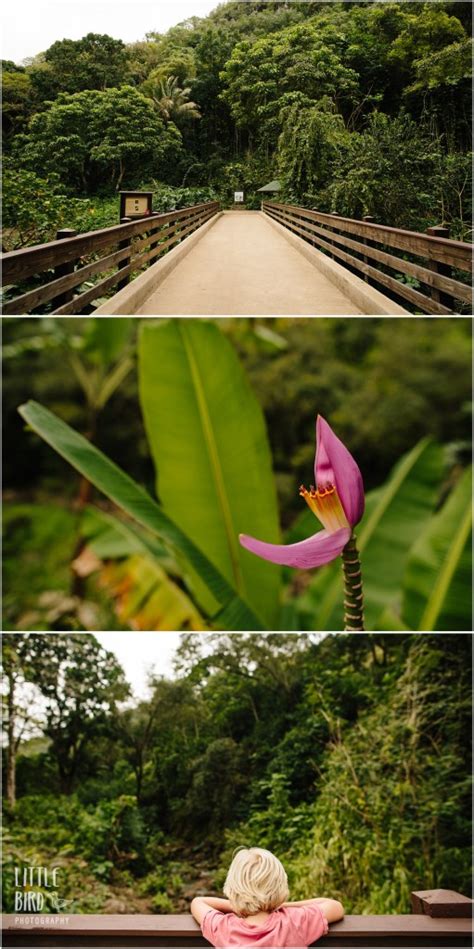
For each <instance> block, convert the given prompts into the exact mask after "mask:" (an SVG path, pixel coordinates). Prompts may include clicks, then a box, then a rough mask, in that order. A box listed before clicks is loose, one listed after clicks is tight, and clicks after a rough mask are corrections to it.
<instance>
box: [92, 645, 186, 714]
mask: <svg viewBox="0 0 474 949" xmlns="http://www.w3.org/2000/svg"><path fill="white" fill-rule="evenodd" d="M94 636H95V637H96V639H98V640H99V642H100V643H101V645H102V646H104V647H105V648H106V649H108V650H109V652H113V653H115V655H116V656H117V659H118V661H119V662H120V664H121V666H122V668H123V670H124V672H125V675H126V678H127V681H128V682H129V683H130V685H131V686H132V689H133V692H134V695H135V697H136V698H140V699H144V698H146V696H147V677H148V673H149V672H154V673H155V675H161V676H165V677H166V678H174V676H173V658H174V654H175V652H176V650H177V648H178V646H179V641H180V634H179V633H135V632H121V633H94Z"/></svg>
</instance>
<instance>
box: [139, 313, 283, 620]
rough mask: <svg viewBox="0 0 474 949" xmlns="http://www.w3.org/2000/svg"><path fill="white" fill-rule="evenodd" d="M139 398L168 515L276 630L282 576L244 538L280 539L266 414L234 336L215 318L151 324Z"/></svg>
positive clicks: (142, 351) (146, 326)
mask: <svg viewBox="0 0 474 949" xmlns="http://www.w3.org/2000/svg"><path fill="white" fill-rule="evenodd" d="M138 351H139V382H140V399H141V404H142V409H143V415H144V419H145V426H146V430H147V434H148V440H149V443H150V446H151V450H152V454H153V458H154V461H155V466H156V471H157V494H158V496H159V498H160V501H161V502H162V504H163V507H164V509H165V510H166V512H167V513H168V514H169V516H170V517H172V518H173V520H174V521H175V523H176V524H178V525H179V526H180V527H181V529H182V530H183V531H185V532H186V534H187V536H188V537H190V538H191V540H193V541H194V543H195V544H198V545H199V547H200V548H201V549H202V550H203V551H204V553H205V554H206V555H207V557H209V560H210V561H211V562H212V563H213V564H214V565H215V566H216V567H218V569H219V570H220V571H222V573H223V574H224V576H225V577H226V579H227V581H228V582H229V583H230V584H231V585H232V586H233V587H234V589H235V590H236V591H237V592H238V594H239V595H240V596H241V597H242V599H244V600H245V601H246V602H247V603H249V605H250V606H251V608H252V610H253V611H254V612H255V613H256V614H257V615H258V616H259V617H261V618H262V621H263V623H264V625H266V626H267V627H268V628H270V629H271V628H274V626H275V624H276V621H277V614H278V598H279V584H280V570H279V569H278V567H276V566H274V565H273V564H269V563H267V562H266V561H264V560H260V559H259V558H257V557H254V556H252V554H250V553H249V552H248V551H246V550H244V549H243V548H242V547H241V546H240V544H239V539H238V537H239V533H248V534H253V535H255V536H256V537H260V538H262V539H264V540H267V541H270V542H273V543H278V540H279V529H278V513H277V503H276V495H275V487H274V479H273V474H272V464H271V457H270V450H269V445H268V440H267V433H266V429H265V422H264V418H263V413H262V410H261V408H260V405H259V403H258V402H257V399H256V397H255V395H254V393H253V392H252V390H251V388H250V385H249V383H248V381H247V379H246V376H245V374H244V372H243V369H242V367H241V365H240V363H239V360H238V358H237V356H236V354H235V352H234V349H233V348H232V346H231V344H230V343H229V341H228V340H227V338H226V337H225V336H224V335H223V334H222V332H221V331H220V329H219V328H218V326H216V324H215V323H211V322H209V321H207V320H186V319H171V320H164V321H161V322H159V323H155V322H150V321H148V320H147V321H144V322H143V323H142V324H141V327H140V336H139V347H138Z"/></svg>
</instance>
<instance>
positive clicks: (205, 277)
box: [136, 211, 362, 315]
mask: <svg viewBox="0 0 474 949" xmlns="http://www.w3.org/2000/svg"><path fill="white" fill-rule="evenodd" d="M136 312H137V313H140V314H142V315H150V314H153V315H154V314H157V315H158V314H174V313H179V314H209V315H213V314H216V315H223V314H224V315H228V314H243V315H246V314H251V315H258V314H272V315H283V314H295V313H298V314H347V313H351V314H352V313H355V314H359V313H361V312H362V311H361V310H360V309H358V308H357V306H355V305H354V302H353V301H351V299H350V298H349V296H348V295H346V294H345V293H344V291H343V290H341V289H339V288H338V287H337V286H336V285H335V284H333V283H332V282H331V281H330V280H329V279H328V278H327V277H326V276H325V275H324V274H323V273H321V272H319V271H318V269H317V268H316V267H315V266H314V265H313V264H312V263H311V262H310V261H309V260H307V259H306V258H305V256H304V255H303V254H302V253H301V252H300V251H299V250H297V249H296V248H295V247H294V246H292V245H291V244H290V243H289V242H288V241H287V240H286V238H285V237H284V236H283V235H282V234H280V233H279V232H278V230H277V229H275V227H274V226H272V224H270V223H269V221H268V219H267V217H266V216H265V215H263V214H261V213H260V212H257V211H229V212H225V213H224V214H223V215H222V216H221V217H220V218H219V219H218V220H217V221H216V222H215V224H213V225H212V227H211V228H210V229H209V230H208V231H207V232H206V233H205V234H204V235H203V237H202V238H201V239H200V240H199V242H198V243H197V244H196V246H195V247H194V248H193V250H192V252H191V253H189V254H188V255H187V256H186V257H185V258H184V259H183V260H182V261H181V262H180V263H179V264H178V266H177V267H176V269H175V270H173V271H172V272H171V273H170V274H168V276H167V277H165V279H164V280H163V282H162V283H161V284H160V285H159V287H158V288H157V289H156V290H155V292H154V293H152V295H151V296H150V297H149V298H148V300H146V302H145V303H144V304H142V306H141V308H140V309H139V310H137V311H136Z"/></svg>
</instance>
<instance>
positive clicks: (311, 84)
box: [3, 0, 472, 250]
mask: <svg viewBox="0 0 474 949" xmlns="http://www.w3.org/2000/svg"><path fill="white" fill-rule="evenodd" d="M131 15H132V14H131ZM471 16H472V10H471V4H470V3H467V2H466V3H464V2H439V3H430V2H404V3H401V2H399V3H392V2H383V3H382V2H351V3H344V2H323V0H321V2H320V0H315V2H309V3H308V2H301V3H300V2H298V0H293V2H266V3H264V2H246V3H242V2H230V3H223V4H220V5H219V6H218V7H217V8H216V9H215V10H214V11H213V12H212V13H211V14H210V15H209V16H207V17H203V18H199V17H192V18H191V19H189V20H186V21H184V22H183V23H180V24H178V25H177V26H174V27H172V28H171V29H169V30H168V31H167V32H166V33H164V34H160V33H156V32H153V31H152V32H150V33H148V34H147V35H146V38H145V39H144V40H143V41H140V42H135V43H131V44H124V43H123V42H122V41H121V40H117V39H113V38H112V37H110V36H107V35H96V34H94V33H88V34H87V35H86V36H84V37H83V38H82V39H80V40H70V39H67V38H65V39H61V40H58V41H57V42H55V43H53V44H52V46H50V47H49V49H47V50H45V51H44V52H41V53H39V54H38V55H37V56H35V57H33V58H32V59H31V60H28V61H25V62H24V63H23V64H21V65H18V64H16V63H13V62H10V61H4V62H3V110H4V123H5V176H4V192H5V202H4V212H3V214H4V233H3V244H4V249H5V250H12V249H15V248H16V247H21V246H24V245H28V244H34V243H39V242H42V241H45V240H51V239H53V238H54V237H55V233H56V230H57V229H58V228H61V227H73V228H76V230H78V231H88V230H92V229H94V228H99V227H104V226H109V225H112V224H115V223H117V217H118V199H117V195H116V192H117V191H118V190H120V189H121V188H122V189H123V188H129V189H130V188H133V189H136V188H139V189H145V190H153V191H154V192H155V194H154V208H155V210H158V211H159V210H163V211H164V210H169V209H171V208H174V207H184V206H187V205H191V204H194V203H197V202H199V201H203V200H208V199H213V198H218V199H220V200H221V201H222V202H223V204H224V206H226V205H227V206H228V205H229V203H230V202H231V198H232V192H233V191H234V190H245V193H246V206H247V207H249V208H258V207H259V206H260V201H259V195H258V194H257V189H258V188H260V187H262V186H263V185H265V184H266V183H268V182H269V181H270V180H272V179H275V178H278V179H279V180H280V182H281V188H282V190H281V192H280V195H279V197H280V199H281V200H283V201H285V202H290V203H294V204H300V205H304V206H306V207H313V206H315V207H317V208H318V209H319V210H321V211H332V212H337V213H339V214H342V215H347V216H351V217H358V218H360V217H361V216H362V215H364V214H370V215H372V216H373V217H374V218H375V220H376V221H378V222H380V223H385V224H389V225H391V226H398V227H408V228H412V229H416V230H424V229H425V228H426V227H428V226H431V225H434V224H440V223H442V222H444V223H445V224H447V225H449V226H450V229H451V236H452V237H456V238H459V239H469V227H470V208H469V175H470V156H469V148H470V113H471V81H470V71H471V41H470V33H471Z"/></svg>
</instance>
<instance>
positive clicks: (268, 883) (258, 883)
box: [224, 847, 289, 916]
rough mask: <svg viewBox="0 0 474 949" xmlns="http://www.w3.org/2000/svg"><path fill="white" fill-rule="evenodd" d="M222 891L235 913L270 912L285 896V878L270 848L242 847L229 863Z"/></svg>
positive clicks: (286, 885)
mask: <svg viewBox="0 0 474 949" xmlns="http://www.w3.org/2000/svg"><path fill="white" fill-rule="evenodd" d="M224 893H225V895H226V896H227V899H228V900H230V902H231V903H232V907H233V909H234V910H235V912H236V913H237V915H238V916H252V915H253V914H254V913H258V912H262V911H267V912H271V910H274V909H278V907H279V906H281V905H282V903H284V902H285V900H287V899H288V896H289V891H288V878H287V875H286V873H285V870H284V868H283V866H282V864H281V863H280V861H279V860H278V858H277V857H275V856H274V854H272V853H270V851H269V850H262V848H261V847H249V848H248V849H246V848H245V847H242V849H241V850H238V851H237V852H236V853H235V855H234V859H233V860H232V863H231V865H230V867H229V872H228V874H227V878H226V881H225V883H224Z"/></svg>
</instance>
